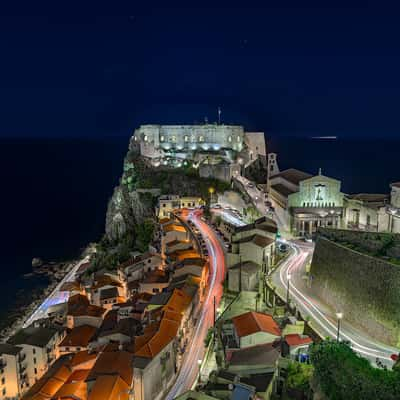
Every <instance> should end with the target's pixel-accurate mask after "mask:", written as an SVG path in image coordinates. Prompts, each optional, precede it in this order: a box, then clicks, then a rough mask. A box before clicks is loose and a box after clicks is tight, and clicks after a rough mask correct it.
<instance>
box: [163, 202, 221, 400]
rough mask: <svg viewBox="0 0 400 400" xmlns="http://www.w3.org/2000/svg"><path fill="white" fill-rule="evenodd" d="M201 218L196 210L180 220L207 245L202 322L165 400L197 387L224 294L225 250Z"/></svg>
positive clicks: (184, 214)
mask: <svg viewBox="0 0 400 400" xmlns="http://www.w3.org/2000/svg"><path fill="white" fill-rule="evenodd" d="M201 215H202V211H201V210H194V211H190V212H186V213H182V214H181V217H182V218H183V219H187V220H191V221H192V222H193V223H194V224H195V225H196V227H197V228H198V229H199V231H200V233H201V234H202V236H203V238H204V241H205V243H206V246H207V250H208V254H209V261H210V274H209V282H208V291H207V295H206V298H205V300H204V304H203V306H202V309H201V314H200V317H199V320H198V322H197V325H196V326H195V328H194V334H193V337H192V339H191V341H190V343H189V345H188V347H187V349H186V352H185V354H184V357H183V361H182V365H181V368H180V370H179V372H178V374H177V377H176V379H175V382H174V384H173V385H172V387H171V389H170V390H169V392H168V394H167V395H166V397H165V399H166V400H172V399H174V398H175V397H177V396H179V395H180V394H182V393H184V392H185V391H187V390H190V389H191V388H192V387H193V386H194V385H195V384H196V382H197V380H198V377H199V370H200V368H201V367H199V360H201V363H202V362H203V360H204V357H205V350H206V349H205V346H204V339H205V338H206V336H207V331H208V329H209V328H210V327H212V326H213V322H214V307H213V301H214V297H215V299H216V306H217V307H218V305H219V303H220V301H221V297H222V294H223V282H224V280H225V274H226V265H225V255H224V249H223V247H222V244H221V241H220V240H219V238H218V236H217V234H216V233H215V232H214V230H213V229H212V228H211V227H210V226H209V225H208V224H207V223H205V222H204V221H202V220H201Z"/></svg>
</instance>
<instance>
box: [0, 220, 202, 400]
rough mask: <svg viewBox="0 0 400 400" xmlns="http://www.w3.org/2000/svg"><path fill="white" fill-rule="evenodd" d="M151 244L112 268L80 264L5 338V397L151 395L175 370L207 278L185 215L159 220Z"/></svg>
mask: <svg viewBox="0 0 400 400" xmlns="http://www.w3.org/2000/svg"><path fill="white" fill-rule="evenodd" d="M156 236H157V237H158V238H159V239H160V246H159V247H160V252H157V251H156V250H155V249H154V248H153V247H149V251H148V252H146V253H144V254H136V253H132V258H131V259H129V260H128V261H126V262H124V263H123V264H121V265H119V266H118V268H117V269H116V270H112V271H108V270H104V271H97V272H95V273H92V274H91V275H89V274H88V273H85V270H87V267H88V265H83V266H82V267H81V268H80V269H79V270H78V272H77V274H76V276H75V278H76V280H75V281H74V282H67V283H65V284H64V285H63V287H62V288H61V289H62V291H66V292H68V293H69V296H68V301H67V302H66V303H62V304H57V305H56V306H52V307H51V308H50V309H49V313H48V318H46V319H43V320H36V321H35V322H33V324H32V325H30V326H28V327H25V328H23V329H22V330H20V331H19V332H18V333H17V334H16V335H14V336H13V337H11V338H10V339H9V340H8V341H7V342H6V343H2V344H0V363H1V365H0V382H1V385H0V398H1V399H20V398H23V399H25V400H28V399H29V400H31V399H32V400H51V399H75V400H97V399H101V400H108V399H110V400H113V399H115V400H124V399H128V398H129V399H133V398H134V399H135V400H155V399H157V398H161V397H162V395H163V394H164V393H165V391H166V390H167V389H168V386H169V384H170V383H171V382H172V381H173V378H174V376H175V374H176V373H177V371H178V370H179V367H180V363H181V360H182V355H183V353H184V351H185V348H186V346H187V344H188V340H189V338H190V335H191V334H192V329H193V326H194V321H195V320H196V318H198V313H199V310H200V306H201V303H202V301H203V297H204V292H205V287H206V284H207V279H208V260H207V258H205V257H204V256H203V253H202V250H201V248H199V247H198V245H197V242H196V240H195V237H194V235H193V234H192V233H191V230H190V228H189V227H187V226H184V223H183V222H179V221H178V220H172V219H169V218H162V219H161V220H160V221H159V225H158V232H157V233H156Z"/></svg>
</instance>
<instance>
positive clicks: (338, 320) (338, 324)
mask: <svg viewBox="0 0 400 400" xmlns="http://www.w3.org/2000/svg"><path fill="white" fill-rule="evenodd" d="M336 317H337V337H336V340H337V342H339V335H340V321H341V319H342V318H343V313H341V312H337V313H336Z"/></svg>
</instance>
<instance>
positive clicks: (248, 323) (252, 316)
mask: <svg viewBox="0 0 400 400" xmlns="http://www.w3.org/2000/svg"><path fill="white" fill-rule="evenodd" d="M232 322H233V325H234V326H235V329H236V333H237V334H238V336H239V337H244V336H248V335H252V334H253V333H257V332H266V333H269V334H271V335H275V336H280V335H281V330H280V328H279V326H278V324H277V323H276V322H275V321H274V319H273V318H272V316H271V315H269V314H262V313H259V312H254V311H249V312H247V313H245V314H242V315H238V316H237V317H234V318H232Z"/></svg>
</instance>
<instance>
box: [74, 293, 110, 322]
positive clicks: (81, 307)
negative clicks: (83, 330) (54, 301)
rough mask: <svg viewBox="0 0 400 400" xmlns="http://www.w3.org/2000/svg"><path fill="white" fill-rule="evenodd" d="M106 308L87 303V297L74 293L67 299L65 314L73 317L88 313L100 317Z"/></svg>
mask: <svg viewBox="0 0 400 400" xmlns="http://www.w3.org/2000/svg"><path fill="white" fill-rule="evenodd" d="M105 312H106V310H105V309H104V308H102V307H98V306H95V305H93V304H90V303H89V299H88V298H87V297H86V296H84V295H82V294H76V295H74V296H71V297H70V298H69V299H68V311H67V315H72V316H74V317H78V316H82V315H89V316H91V317H102V316H103V314H104V313H105Z"/></svg>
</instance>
